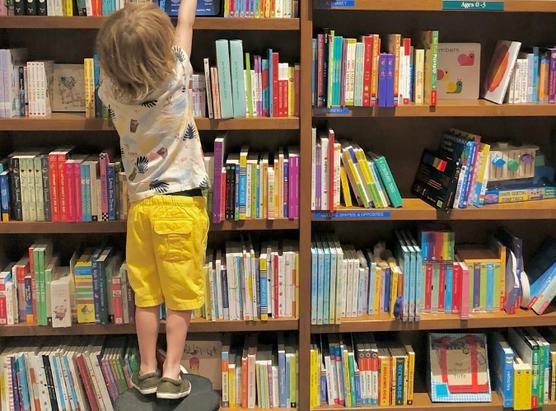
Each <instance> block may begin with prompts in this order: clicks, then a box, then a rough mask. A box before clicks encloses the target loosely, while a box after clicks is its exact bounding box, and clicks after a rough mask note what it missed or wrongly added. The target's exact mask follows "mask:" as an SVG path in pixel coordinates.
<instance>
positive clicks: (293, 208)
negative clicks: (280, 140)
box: [205, 136, 300, 223]
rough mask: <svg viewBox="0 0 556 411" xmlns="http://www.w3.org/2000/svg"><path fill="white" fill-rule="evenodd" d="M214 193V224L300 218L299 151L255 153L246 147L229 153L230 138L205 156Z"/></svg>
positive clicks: (217, 141)
mask: <svg viewBox="0 0 556 411" xmlns="http://www.w3.org/2000/svg"><path fill="white" fill-rule="evenodd" d="M205 164H206V168H207V171H208V173H209V179H210V182H211V187H212V191H211V193H210V196H212V198H209V201H208V203H209V204H212V208H211V210H210V211H211V214H212V222H213V223H220V222H222V221H225V220H229V221H241V220H249V219H269V220H273V219H279V218H289V219H297V218H299V170H300V168H299V167H300V161H299V148H298V147H287V148H286V150H284V149H283V148H279V149H278V151H277V152H276V153H274V154H273V153H261V154H258V153H253V152H250V149H249V147H248V146H243V147H242V148H241V150H240V152H239V153H237V152H236V153H233V152H230V153H228V152H227V150H226V137H225V136H224V137H217V138H215V140H214V152H213V154H207V155H206V156H205Z"/></svg>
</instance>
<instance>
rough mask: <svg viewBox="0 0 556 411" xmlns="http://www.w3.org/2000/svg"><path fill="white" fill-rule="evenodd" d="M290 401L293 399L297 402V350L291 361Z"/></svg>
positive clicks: (293, 402) (292, 401) (293, 401)
mask: <svg viewBox="0 0 556 411" xmlns="http://www.w3.org/2000/svg"><path fill="white" fill-rule="evenodd" d="M290 401H291V403H292V404H295V403H297V352H296V353H295V354H293V355H292V356H291V363H290ZM290 405H291V404H290Z"/></svg>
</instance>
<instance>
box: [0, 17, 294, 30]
mask: <svg viewBox="0 0 556 411" xmlns="http://www.w3.org/2000/svg"><path fill="white" fill-rule="evenodd" d="M105 19H106V18H105V17H51V16H7V17H6V16H3V17H0V28H2V29H93V30H96V29H99V28H100V27H101V25H102V23H103V22H104V20H105ZM299 26H300V24H299V19H298V18H292V19H256V18H224V17H197V18H196V19H195V26H194V29H195V30H261V31H263V30H267V31H268V30H289V31H297V30H299Z"/></svg>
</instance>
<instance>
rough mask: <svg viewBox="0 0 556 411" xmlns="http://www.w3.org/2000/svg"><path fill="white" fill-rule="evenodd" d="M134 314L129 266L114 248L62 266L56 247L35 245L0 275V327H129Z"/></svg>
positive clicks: (77, 254)
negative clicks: (55, 251) (16, 325)
mask: <svg viewBox="0 0 556 411" xmlns="http://www.w3.org/2000/svg"><path fill="white" fill-rule="evenodd" d="M134 316H135V305H134V295H133V291H132V289H131V286H130V284H129V281H128V278H127V267H126V264H125V261H122V255H121V254H120V253H118V252H117V251H115V250H114V249H113V248H112V247H99V248H88V249H86V250H85V251H84V252H82V253H81V252H79V251H76V252H74V254H73V256H72V258H71V260H70V266H69V267H63V266H60V259H59V257H58V256H57V255H56V254H54V253H53V247H52V244H51V243H48V242H45V243H36V244H32V245H31V246H30V247H29V252H28V255H26V256H24V257H22V258H21V259H20V260H19V261H17V262H13V263H10V264H8V265H7V266H6V267H5V268H4V269H3V270H2V271H0V325H14V324H18V323H23V324H27V325H39V326H52V327H53V328H61V327H71V326H72V325H73V324H76V323H78V324H89V323H93V324H94V323H96V324H109V323H112V324H129V323H133V321H134Z"/></svg>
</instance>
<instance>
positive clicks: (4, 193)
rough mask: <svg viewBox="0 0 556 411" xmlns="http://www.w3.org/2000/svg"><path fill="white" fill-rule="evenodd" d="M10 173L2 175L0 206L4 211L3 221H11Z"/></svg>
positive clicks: (0, 181) (0, 174)
mask: <svg viewBox="0 0 556 411" xmlns="http://www.w3.org/2000/svg"><path fill="white" fill-rule="evenodd" d="M9 175H10V172H9V171H8V170H4V171H2V173H0V204H1V209H2V221H8V220H9V219H10V211H11V210H10V176H9Z"/></svg>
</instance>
